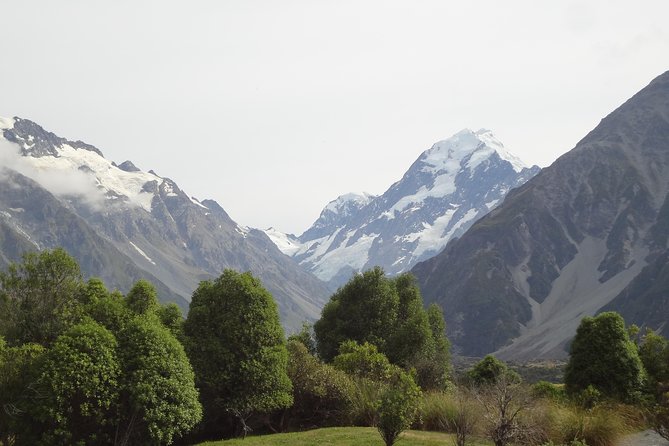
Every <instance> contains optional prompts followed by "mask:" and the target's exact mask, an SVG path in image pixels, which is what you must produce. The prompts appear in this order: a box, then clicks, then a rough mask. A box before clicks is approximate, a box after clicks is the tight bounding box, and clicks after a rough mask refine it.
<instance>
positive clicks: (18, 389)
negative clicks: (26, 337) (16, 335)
mask: <svg viewBox="0 0 669 446" xmlns="http://www.w3.org/2000/svg"><path fill="white" fill-rule="evenodd" d="M43 355H44V347H42V346H41V345H39V344H24V345H21V346H18V347H8V346H7V345H6V344H5V341H4V339H2V337H0V445H3V446H9V445H13V444H16V445H18V444H30V443H34V442H35V441H36V440H37V438H35V437H34V435H35V434H36V432H34V429H33V424H34V423H33V419H32V417H31V413H30V411H31V409H32V407H33V406H34V405H35V403H36V401H39V398H40V394H39V392H38V390H37V385H36V384H37V380H38V378H39V373H40V372H39V371H40V363H41V360H42V357H43Z"/></svg>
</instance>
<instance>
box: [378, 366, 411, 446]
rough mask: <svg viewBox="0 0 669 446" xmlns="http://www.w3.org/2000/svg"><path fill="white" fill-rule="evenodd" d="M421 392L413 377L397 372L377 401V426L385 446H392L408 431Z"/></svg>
mask: <svg viewBox="0 0 669 446" xmlns="http://www.w3.org/2000/svg"><path fill="white" fill-rule="evenodd" d="M420 397H421V391H420V387H418V385H417V384H416V382H415V381H414V379H413V377H411V376H410V375H409V374H407V373H405V372H403V371H401V370H399V371H397V372H395V373H394V374H393V377H392V379H391V380H390V383H389V384H388V385H387V386H386V388H385V390H384V391H383V393H382V394H381V399H380V401H379V416H378V420H379V421H378V426H377V428H378V429H379V433H380V434H381V438H383V441H384V442H385V444H386V446H392V445H393V444H395V442H396V441H397V439H398V437H399V435H400V434H401V433H402V432H403V431H405V430H407V429H409V427H411V424H412V423H413V421H414V419H415V418H416V415H417V413H418V406H419V404H420Z"/></svg>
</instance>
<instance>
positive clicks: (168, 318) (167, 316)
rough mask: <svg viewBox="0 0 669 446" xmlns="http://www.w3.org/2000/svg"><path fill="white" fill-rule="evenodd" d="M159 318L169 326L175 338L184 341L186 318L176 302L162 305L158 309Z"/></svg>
mask: <svg viewBox="0 0 669 446" xmlns="http://www.w3.org/2000/svg"><path fill="white" fill-rule="evenodd" d="M157 315H158V319H160V322H161V323H162V324H163V326H164V327H165V328H167V329H168V330H169V331H170V332H171V333H172V334H173V335H174V337H175V338H177V339H178V340H179V341H180V342H183V338H184V333H183V331H184V329H183V325H184V318H183V315H182V313H181V309H180V308H179V306H178V305H177V304H175V303H169V304H166V305H161V306H160V308H158V310H157Z"/></svg>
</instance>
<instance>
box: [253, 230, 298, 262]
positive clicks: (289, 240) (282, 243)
mask: <svg viewBox="0 0 669 446" xmlns="http://www.w3.org/2000/svg"><path fill="white" fill-rule="evenodd" d="M263 232H264V233H265V234H266V235H267V237H269V239H270V240H271V241H272V242H273V243H274V244H275V245H276V247H277V248H279V251H281V252H282V253H284V254H286V255H287V256H293V255H295V253H297V252H298V251H299V250H300V249H302V248H303V246H304V245H303V244H302V243H300V241H299V240H298V239H297V237H295V236H294V235H292V234H286V233H285V232H281V231H279V230H277V229H274V228H267V229H265V230H264V231H263Z"/></svg>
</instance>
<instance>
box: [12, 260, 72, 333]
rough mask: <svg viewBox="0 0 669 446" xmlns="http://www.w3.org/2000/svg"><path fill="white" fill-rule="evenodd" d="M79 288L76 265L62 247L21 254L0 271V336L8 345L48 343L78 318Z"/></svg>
mask: <svg viewBox="0 0 669 446" xmlns="http://www.w3.org/2000/svg"><path fill="white" fill-rule="evenodd" d="M83 287H84V282H83V280H82V278H81V272H80V270H79V265H77V262H76V261H75V260H74V259H73V258H72V257H70V256H69V255H68V254H67V253H66V252H65V250H63V249H62V248H57V249H54V250H52V251H42V252H40V253H26V254H24V256H23V261H22V262H21V263H12V264H10V265H9V267H8V268H7V270H6V271H3V272H0V335H4V336H5V339H6V341H7V343H8V344H10V345H21V344H24V343H30V342H34V343H38V344H41V345H44V346H48V345H50V344H51V343H52V342H53V341H54V340H55V339H56V338H57V337H58V336H59V335H60V334H61V333H63V331H65V330H66V329H67V327H69V326H71V325H73V324H74V323H76V321H78V320H79V318H80V314H79V303H80V302H79V298H80V296H81V295H82V289H83Z"/></svg>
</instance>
